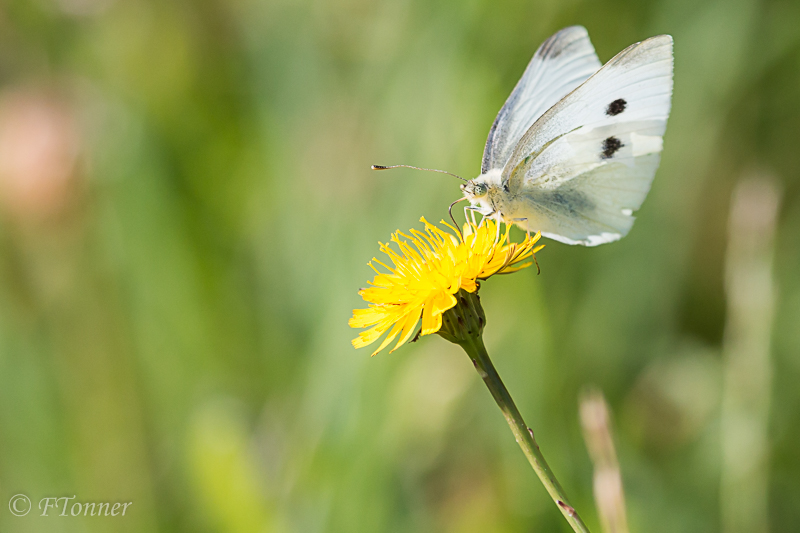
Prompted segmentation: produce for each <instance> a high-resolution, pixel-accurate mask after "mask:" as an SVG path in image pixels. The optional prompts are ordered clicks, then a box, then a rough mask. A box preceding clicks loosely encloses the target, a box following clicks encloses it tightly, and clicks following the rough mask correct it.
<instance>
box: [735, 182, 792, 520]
mask: <svg viewBox="0 0 800 533" xmlns="http://www.w3.org/2000/svg"><path fill="white" fill-rule="evenodd" d="M779 201H780V194H779V192H778V189H777V186H776V185H775V183H774V182H773V181H772V180H771V179H769V178H768V177H756V178H752V179H749V180H746V181H742V182H741V183H739V185H738V186H737V187H736V189H735V190H734V193H733V202H732V205H731V214H730V221H729V237H728V250H727V256H726V264H725V290H726V295H727V300H728V304H727V305H728V310H727V318H726V325H725V338H724V342H723V365H724V366H723V390H722V474H721V487H720V504H721V512H722V531H723V532H724V533H739V532H742V533H744V532H748V533H759V532H765V531H767V530H768V519H767V508H768V506H767V483H768V480H767V466H768V456H769V449H768V447H769V441H768V434H767V431H768V424H769V398H770V395H771V391H772V387H771V382H772V363H771V361H770V337H771V331H772V319H773V312H774V304H775V281H774V280H773V277H772V258H773V253H774V244H773V241H774V235H775V222H776V216H777V211H778V204H779Z"/></svg>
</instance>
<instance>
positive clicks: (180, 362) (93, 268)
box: [0, 0, 800, 533]
mask: <svg viewBox="0 0 800 533" xmlns="http://www.w3.org/2000/svg"><path fill="white" fill-rule="evenodd" d="M572 24H583V25H585V26H586V27H587V28H588V30H589V33H590V35H591V38H592V41H593V43H594V45H595V48H596V49H597V52H598V55H599V57H600V59H601V61H603V62H605V61H607V60H608V59H610V58H611V57H612V56H613V55H614V54H615V53H617V52H618V51H620V50H622V49H623V48H625V47H626V46H628V45H629V44H631V43H633V42H636V41H640V40H642V39H644V38H646V37H649V36H652V35H656V34H659V33H669V34H671V35H673V36H674V39H675V92H674V100H673V109H672V115H671V118H670V121H669V126H668V128H667V134H666V137H665V148H664V153H663V159H662V164H661V168H660V169H659V172H658V174H657V176H656V179H655V182H654V184H653V188H652V190H651V192H650V195H649V197H648V199H647V201H646V202H645V204H644V206H643V207H642V209H641V210H640V211H639V213H638V221H637V223H636V225H635V226H634V229H633V230H632V232H631V234H630V235H629V236H628V237H626V238H625V239H624V240H622V241H620V242H618V243H614V244H610V245H605V246H602V247H599V248H593V249H587V248H582V247H569V246H566V245H562V244H559V243H554V242H548V246H547V248H546V249H545V250H544V251H542V252H541V253H540V254H539V264H540V265H541V268H542V273H541V275H540V276H536V275H535V272H534V271H532V270H528V271H525V272H522V273H519V274H515V275H513V276H506V277H498V278H495V279H492V280H490V281H488V282H487V283H485V284H484V288H483V290H482V293H481V294H482V298H483V302H484V306H485V308H486V312H487V317H488V327H487V330H486V342H487V346H488V348H489V351H490V353H491V354H492V355H493V358H494V360H495V364H496V366H497V367H498V370H499V372H500V374H501V375H502V376H503V377H504V379H505V380H506V384H507V385H508V387H509V389H510V390H511V393H512V395H513V396H514V397H515V399H516V400H517V403H518V405H519V407H520V409H521V411H522V413H523V415H525V417H526V419H527V421H528V423H529V424H530V425H531V426H532V427H533V428H534V429H535V431H536V435H537V438H538V440H539V443H540V445H541V447H542V450H543V452H544V453H545V455H546V456H547V457H548V459H549V461H550V462H551V466H553V468H554V470H555V472H556V474H557V475H558V477H559V479H560V480H561V482H562V484H563V485H564V486H565V488H566V490H567V492H568V493H569V494H570V495H571V497H572V500H573V501H572V503H573V505H575V507H576V508H577V509H578V510H579V511H580V512H581V514H582V515H583V517H584V518H585V519H586V521H587V523H588V525H589V526H590V528H592V529H593V530H594V531H599V530H600V529H599V527H598V524H599V522H598V518H597V513H596V511H595V509H594V500H593V496H592V464H591V462H590V460H589V456H588V454H587V451H586V448H585V445H584V442H583V438H582V433H581V428H580V425H579V419H578V397H579V393H580V391H581V390H583V389H584V387H586V386H587V385H590V384H594V385H596V386H597V387H599V388H600V389H601V390H602V391H604V393H605V395H606V396H607V398H608V401H609V404H610V406H611V409H612V411H613V413H614V421H615V438H616V441H617V447H618V453H619V460H620V463H621V467H622V474H623V478H624V481H625V487H626V493H627V502H628V510H629V518H630V522H631V528H632V531H647V532H675V531H681V532H704V533H707V532H714V531H734V530H737V525H736V524H737V523H739V524H740V526H739V530H747V528H746V527H745V526H742V525H741V524H747V523H748V522H747V520H751V521H752V523H753V524H756V526H753V527H754V528H755V529H751V531H767V530H770V531H776V532H777V531H780V532H783V531H792V530H794V529H793V528H796V524H798V523H800V452H799V451H798V450H799V449H800V448H798V441H799V440H800V424H798V422H800V386H799V381H798V376H799V375H800V353H799V352H800V327H798V318H800V276H798V272H800V176H798V169H799V168H800V149H799V148H798V141H799V140H800V98H798V90H799V88H800V3H798V2H797V1H795V0H762V1H755V0H716V1H697V0H692V1H690V0H646V1H632V0H631V1H625V0H602V1H600V0H591V1H590V0H585V1H581V0H558V1H556V0H551V1H534V0H528V1H520V0H501V1H488V0H467V1H463V2H457V1H447V2H435V1H434V2H429V1H426V0H399V1H384V2H378V1H369V0H318V1H313V0H310V1H290V0H199V1H194V2H190V1H156V0H151V1H136V0H5V1H3V2H2V3H0V496H2V498H0V499H1V500H2V501H0V530H2V531H4V532H5V531H9V532H33V531H47V532H50V531H64V532H78V531H81V532H82V531H90V532H94V531H161V532H273V531H275V532H281V533H284V532H285V533H289V532H347V533H355V532H376V531H391V532H423V531H431V532H434V531H435V532H453V533H471V532H482V533H487V532H504V533H505V532H516V531H567V530H568V529H567V527H568V526H567V525H566V522H565V521H564V520H563V519H562V517H561V515H560V514H559V513H558V511H557V509H556V508H555V506H554V505H553V503H552V501H550V499H549V498H548V496H547V494H546V493H545V491H544V490H543V489H542V487H541V485H540V484H539V482H538V480H537V479H536V477H535V476H534V474H533V472H532V471H531V470H530V468H529V467H528V465H527V462H526V460H525V458H524V456H523V455H522V453H521V452H520V451H519V449H518V448H517V445H516V443H515V442H514V439H513V437H512V436H511V433H510V431H509V430H508V428H507V426H506V423H505V421H504V420H503V417H502V416H501V414H500V412H499V411H498V409H497V407H496V406H495V405H494V404H493V402H492V400H491V397H490V396H489V394H488V392H487V391H486V390H485V388H484V387H483V384H482V383H481V382H480V380H479V379H478V377H477V375H475V372H474V370H473V369H472V365H471V364H470V362H469V360H468V359H467V358H466V357H465V356H464V354H463V353H462V352H460V350H459V349H458V348H457V347H455V346H453V345H450V344H448V343H447V342H445V341H443V340H442V339H440V338H437V337H435V336H432V337H426V338H423V339H422V340H421V342H418V343H416V344H411V345H407V346H404V347H403V348H402V349H401V350H398V351H397V352H395V353H393V354H391V355H389V354H388V353H387V352H383V353H381V354H380V355H379V356H376V357H374V358H370V357H369V351H368V350H360V351H356V350H354V349H353V348H352V347H351V346H350V339H351V338H352V337H354V336H355V335H356V331H353V330H350V329H349V328H348V327H347V320H348V318H349V317H350V314H351V311H352V309H353V308H354V307H359V306H362V302H361V301H360V299H359V297H358V296H357V294H356V290H357V289H358V287H361V286H363V285H364V284H365V282H366V281H367V280H368V279H370V278H371V276H372V271H371V270H370V269H369V268H368V267H367V266H366V262H367V261H368V260H369V259H370V258H372V257H373V256H374V255H376V254H377V253H378V250H377V242H378V241H379V240H381V241H385V240H386V239H388V237H389V234H390V233H391V232H392V231H395V230H396V229H403V230H407V229H408V228H410V227H419V223H418V219H419V217H420V216H423V215H424V216H425V217H427V218H428V219H430V220H434V221H435V220H439V219H441V218H444V217H445V216H446V208H447V205H448V203H449V202H450V201H452V200H454V199H456V198H458V197H459V194H460V193H459V190H458V182H457V181H456V180H454V179H452V178H449V177H446V176H441V175H436V174H429V173H421V172H415V171H410V170H396V171H393V172H392V173H388V172H387V173H380V174H377V173H372V172H370V170H369V166H370V164H373V163H376V164H393V163H406V164H412V165H421V166H430V167H434V168H443V169H446V170H449V171H451V172H456V173H458V174H461V175H464V176H467V177H474V176H476V175H477V174H478V173H479V168H480V160H481V154H482V150H483V143H484V142H485V139H486V134H487V132H488V129H489V126H490V125H491V123H492V120H493V118H494V115H495V114H496V113H497V111H498V110H499V108H500V106H501V105H502V104H503V102H504V100H505V98H506V96H507V95H508V94H509V93H510V91H511V89H512V88H513V86H514V84H515V83H516V81H517V79H518V78H519V76H520V75H521V73H522V71H523V70H524V68H525V65H526V64H527V62H528V61H529V59H530V58H531V56H532V54H533V52H534V51H535V50H536V48H537V47H538V45H539V44H540V43H541V42H542V41H543V40H544V39H545V38H547V37H548V36H549V35H550V34H552V33H553V32H555V31H557V30H558V29H560V28H562V27H564V26H568V25H572ZM742 179H754V180H756V181H758V182H766V183H774V184H777V185H776V190H777V191H779V194H780V204H779V208H778V215H777V217H778V218H777V225H776V228H775V237H774V241H773V240H772V239H771V238H770V225H769V223H764V224H761V222H763V220H762V221H761V222H759V220H761V219H758V220H757V221H756V222H757V223H755V226H756V227H758V228H762V227H765V228H766V229H765V230H763V231H761V230H759V231H758V232H757V236H758V237H763V242H761V245H760V248H759V247H758V245H755V248H754V249H756V248H757V249H759V250H761V251H760V252H758V253H759V254H761V255H758V257H760V258H762V259H763V261H762V263H763V264H765V265H768V266H769V264H770V257H773V256H774V261H773V263H772V266H771V267H769V268H767V270H766V272H767V279H766V285H762V287H767V289H768V288H769V287H770V286H772V287H774V291H775V295H776V298H775V299H774V301H770V300H769V298H766V300H767V301H766V303H764V302H762V304H763V305H761V307H759V306H758V305H753V306H750V305H749V304H748V301H749V300H747V296H746V295H745V299H744V305H743V306H741V307H742V309H743V310H744V311H743V313H744V318H743V319H742V321H740V323H738V324H739V325H737V322H736V321H735V320H732V317H731V311H730V310H729V309H730V308H731V298H730V295H729V292H730V291H729V290H727V289H726V281H725V280H726V279H727V278H726V275H725V272H726V270H729V269H730V268H731V265H730V263H731V261H730V260H726V257H728V256H730V254H728V252H727V250H728V243H729V242H731V239H730V238H729V230H728V220H729V213H730V205H731V195H732V191H733V190H734V188H735V186H736V184H737V183H738V182H739V181H740V180H742ZM745 196H747V195H745ZM764 217H766V219H769V216H768V214H767V215H764ZM764 217H762V218H764ZM756 218H758V217H756ZM759 224H761V225H759ZM743 231H744V233H747V227H745V230H743ZM739 233H740V232H739V231H738V230H737V231H734V232H733V235H734V237H737V236H738V235H739ZM517 237H519V233H517ZM734 255H735V254H734ZM744 256H745V257H747V256H748V254H747V253H745V254H744ZM731 257H732V256H731ZM758 257H757V258H758ZM769 272H771V273H772V274H771V277H770V276H769ZM745 292H746V291H745ZM768 293H769V290H767V291H766V293H765V292H764V291H763V290H755V291H751V296H753V297H754V298H755V299H756V300H757V299H758V298H759V297H765V294H766V295H767V296H768ZM763 299H764V298H762V300H763ZM765 309H766V311H764V310H765ZM748 310H750V312H751V313H750V315H748V314H747V313H748ZM770 310H773V311H774V312H771V311H770ZM751 322H752V323H756V322H758V323H759V324H762V326H763V327H762V329H764V328H766V329H765V331H767V333H768V334H767V335H766V336H765V335H762V336H761V337H760V341H759V342H760V344H759V343H758V342H757V343H756V347H755V348H753V350H754V351H753V353H756V352H759V350H761V351H762V352H763V351H765V350H766V353H767V355H766V356H764V357H761V358H758V357H755V359H754V361H755V362H754V363H753V364H754V365H755V367H754V368H755V370H752V369H748V368H749V367H748V366H747V364H744V365H740V366H736V364H735V361H736V358H735V357H733V356H731V354H729V353H728V352H729V351H732V350H733V351H735V346H734V348H730V346H732V345H733V344H735V342H734V341H730V342H729V340H730V339H731V338H735V337H736V333H737V332H742V331H745V330H746V329H747V328H746V327H743V326H741V324H742V323H743V324H745V326H746V324H748V323H751ZM770 331H771V335H769V332H770ZM729 348H730V349H729ZM743 353H744V356H743V360H745V361H747V360H748V359H747V357H748V355H747V354H748V353H749V352H748V350H744V351H743ZM759 353H760V352H759ZM726 354H727V355H726ZM737 369H738V370H737ZM742 369H744V370H742ZM751 370H752V371H751ZM737 372H738V374H737ZM730 375H734V377H733V378H731V377H726V376H730ZM736 375H738V376H739V378H738V381H737V378H736ZM751 377H752V378H753V380H751V379H750V378H751ZM742 378H743V379H742ZM752 383H754V384H755V386H754V387H751V388H752V389H753V390H751V388H748V384H752ZM725 398H728V399H729V400H730V402H729V404H728V407H725V405H726V400H725ZM726 409H727V411H726ZM726 413H727V414H726ZM725 420H732V421H734V423H731V424H727V423H726V422H725ZM736 420H739V421H743V422H742V423H741V424H738V425H737V424H736V423H735V421H736ZM737 428H738V429H737ZM726 454H727V455H726ZM726 458H727V459H726ZM726 480H727V481H726ZM726 487H727V488H726ZM17 493H24V494H27V495H28V496H29V497H30V498H31V500H32V501H33V506H34V510H33V511H32V512H31V513H30V514H29V515H27V516H25V517H15V516H13V515H12V514H11V513H10V512H9V511H7V510H6V503H5V502H6V501H7V499H8V498H10V497H11V496H12V495H14V494H17ZM73 495H75V496H76V497H77V500H76V501H83V502H89V501H93V502H102V501H110V502H117V501H133V502H134V503H133V506H132V507H131V508H130V509H129V510H128V513H127V514H126V516H125V517H116V518H111V517H108V518H97V517H82V516H81V517H58V516H53V514H54V513H51V515H50V516H47V517H41V516H37V515H38V514H40V513H37V511H36V509H35V507H36V505H37V503H38V502H39V500H40V499H41V498H44V497H53V496H55V497H60V496H73ZM742 495H744V498H743V501H745V502H749V503H752V504H753V505H750V506H748V505H733V509H734V510H733V511H731V508H732V507H731V502H736V501H737V500H736V498H737V497H741V496H742ZM737 509H738V511H739V512H741V513H743V516H745V518H743V519H742V520H743V521H742V522H737V520H730V519H726V518H725V516H726V513H727V516H729V517H730V516H733V515H731V513H734V515H735V513H736V512H737ZM726 520H727V522H726ZM747 527H750V526H747Z"/></svg>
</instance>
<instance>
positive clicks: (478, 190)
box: [475, 183, 486, 196]
mask: <svg viewBox="0 0 800 533" xmlns="http://www.w3.org/2000/svg"><path fill="white" fill-rule="evenodd" d="M484 194H486V185H484V184H483V183H478V184H476V185H475V196H483V195H484Z"/></svg>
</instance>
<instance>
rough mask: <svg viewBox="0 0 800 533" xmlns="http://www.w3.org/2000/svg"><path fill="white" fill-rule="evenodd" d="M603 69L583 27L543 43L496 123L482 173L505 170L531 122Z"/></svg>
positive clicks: (484, 153) (485, 154) (565, 32)
mask: <svg viewBox="0 0 800 533" xmlns="http://www.w3.org/2000/svg"><path fill="white" fill-rule="evenodd" d="M599 68H600V60H599V59H598V58H597V54H595V51H594V47H592V43H591V41H590V40H589V35H588V33H587V32H586V29H585V28H584V27H582V26H571V27H569V28H565V29H563V30H561V31H559V32H558V33H556V34H555V35H553V36H552V37H550V38H549V39H547V40H546V41H545V42H544V43H542V45H541V46H540V47H539V49H538V50H537V51H536V54H534V56H533V59H531V61H530V63H529V64H528V67H527V68H526V69H525V73H524V74H523V75H522V78H521V79H520V80H519V82H518V83H517V86H516V87H515V88H514V91H513V92H512V93H511V95H510V96H509V97H508V100H506V103H505V105H503V108H502V109H501V110H500V112H499V113H498V114H497V118H495V121H494V124H492V128H491V130H490V131H489V138H488V139H487V140H486V148H485V149H484V152H483V163H482V169H481V172H482V173H486V172H488V171H489V170H491V169H494V168H497V169H502V168H503V167H504V166H505V164H506V162H507V161H508V158H509V156H510V155H511V153H512V151H513V150H514V147H515V146H516V144H517V142H519V140H520V139H521V138H522V136H523V135H524V134H525V132H526V131H527V130H528V129H529V128H530V127H531V125H532V124H533V123H534V122H535V121H536V120H537V119H538V118H539V117H540V116H541V115H542V114H543V113H544V112H545V111H547V110H548V109H549V108H550V107H552V106H553V105H554V104H556V103H557V102H558V101H559V100H561V99H562V98H563V97H564V96H565V95H567V94H568V93H569V92H570V91H572V90H573V89H575V88H576V87H578V86H579V85H580V84H581V83H583V82H584V81H586V80H587V79H588V78H589V76H591V75H592V74H594V73H595V72H597V70H598V69H599Z"/></svg>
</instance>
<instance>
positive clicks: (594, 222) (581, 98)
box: [461, 26, 672, 246]
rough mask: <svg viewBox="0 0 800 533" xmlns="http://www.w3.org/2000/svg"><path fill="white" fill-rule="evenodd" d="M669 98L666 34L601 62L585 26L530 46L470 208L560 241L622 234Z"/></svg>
mask: <svg viewBox="0 0 800 533" xmlns="http://www.w3.org/2000/svg"><path fill="white" fill-rule="evenodd" d="M671 95H672V38H671V37H669V36H668V35H660V36H657V37H652V38H650V39H647V40H645V41H643V42H641V43H636V44H634V45H631V46H630V47H628V48H627V49H625V50H623V51H622V52H620V53H619V54H617V55H616V56H615V57H614V58H613V59H612V60H610V61H609V62H608V63H606V65H605V66H602V67H601V65H600V62H599V60H598V59H597V56H596V55H595V53H594V48H593V47H592V45H591V43H590V41H589V37H588V34H587V32H586V30H585V29H584V28H582V27H580V26H573V27H570V28H566V29H564V30H561V31H560V32H558V33H556V34H555V35H553V36H552V37H550V38H549V39H548V40H547V41H545V42H544V43H543V44H542V46H541V47H540V48H539V50H537V52H536V54H535V55H534V57H533V59H532V60H531V62H530V64H529V65H528V68H527V69H526V71H525V73H524V74H523V77H522V79H521V80H520V81H519V83H518V84H517V86H516V88H515V89H514V91H513V92H512V93H511V96H509V98H508V100H507V101H506V104H505V105H504V106H503V108H502V109H501V110H500V113H499V114H498V115H497V118H496V119H495V122H494V124H493V125H492V129H491V130H490V132H489V138H488V139H487V142H486V148H485V150H484V157H483V164H482V168H481V171H482V173H481V175H480V176H478V177H477V178H474V179H472V180H469V181H468V182H467V183H466V184H464V185H462V186H461V189H462V192H463V194H464V196H465V197H466V198H467V199H468V200H469V202H470V204H471V207H470V208H471V209H473V210H475V211H477V212H479V213H480V214H482V215H483V216H487V217H492V218H495V219H497V220H500V221H502V222H505V223H506V224H516V225H518V226H520V227H521V228H523V229H525V230H529V231H541V232H542V234H543V235H545V236H547V237H550V238H553V239H556V240H559V241H561V242H565V243H568V244H583V245H587V246H594V245H598V244H603V243H606V242H612V241H615V240H618V239H620V238H621V237H623V236H625V235H626V234H627V233H628V231H629V230H630V228H631V226H632V225H633V220H634V217H633V212H634V211H635V210H636V209H638V208H639V207H640V205H641V204H642V202H643V201H644V198H645V196H646V195H647V192H648V191H649V189H650V184H651V182H652V179H653V177H654V175H655V171H656V169H657V168H658V163H659V157H660V152H661V149H662V136H663V134H664V131H665V128H666V121H667V117H668V116H669V110H670V100H671Z"/></svg>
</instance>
